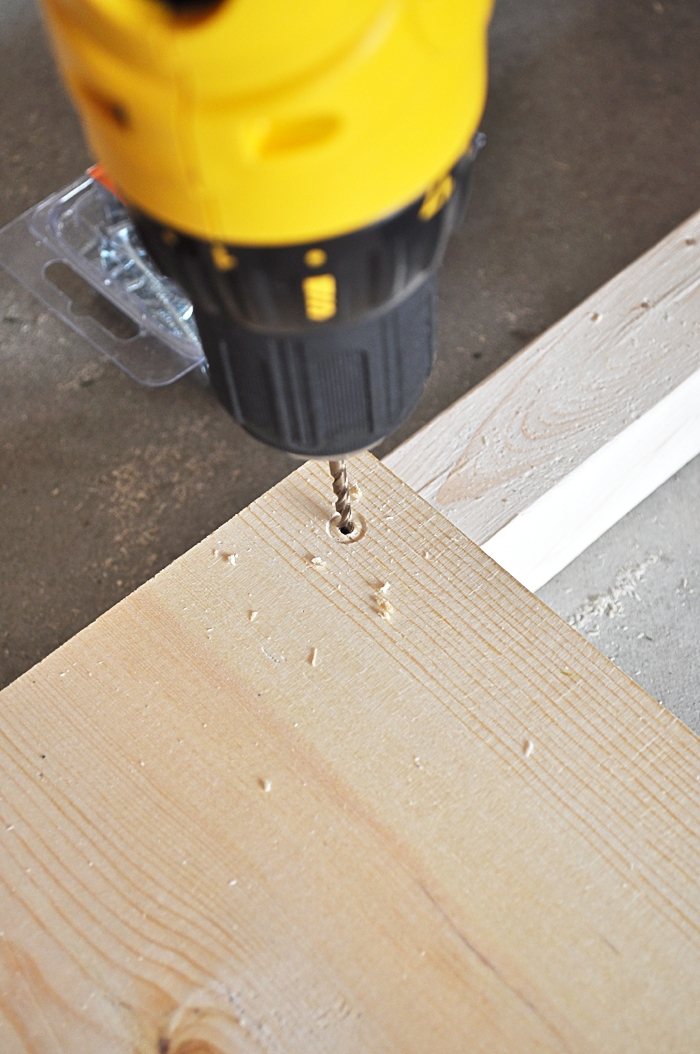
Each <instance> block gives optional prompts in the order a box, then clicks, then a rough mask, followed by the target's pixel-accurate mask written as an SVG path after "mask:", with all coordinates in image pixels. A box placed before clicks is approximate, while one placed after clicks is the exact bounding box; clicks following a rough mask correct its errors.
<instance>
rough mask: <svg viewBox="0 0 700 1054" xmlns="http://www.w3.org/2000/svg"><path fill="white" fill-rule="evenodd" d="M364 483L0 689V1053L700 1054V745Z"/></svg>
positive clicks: (323, 491) (423, 519)
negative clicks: (342, 512)
mask: <svg viewBox="0 0 700 1054" xmlns="http://www.w3.org/2000/svg"><path fill="white" fill-rule="evenodd" d="M353 465H354V467H355V470H356V472H357V475H358V477H359V483H360V486H361V488H362V491H363V497H362V501H361V503H360V505H359V509H360V510H361V511H362V513H363V514H364V516H365V518H366V522H367V530H366V534H365V536H364V537H363V538H362V539H360V540H358V541H356V542H354V543H352V544H341V543H340V542H339V541H338V540H336V539H334V538H333V537H331V535H329V534H328V533H327V532H326V524H327V519H328V515H329V511H330V506H329V495H330V490H329V479H328V476H327V474H326V469H325V466H320V465H306V466H304V467H302V468H300V469H299V470H298V472H296V473H295V474H294V475H293V476H291V477H289V478H288V479H287V480H285V481H284V482H283V483H281V484H280V485H279V486H278V487H276V488H275V489H274V490H273V491H271V492H269V493H268V494H266V495H265V496H263V497H262V498H261V499H260V500H259V501H258V502H256V503H255V504H254V505H252V506H251V507H250V508H249V509H247V510H246V511H244V512H243V513H241V514H240V515H239V516H237V517H236V518H235V519H233V520H232V521H231V522H230V523H228V524H226V525H225V526H223V527H222V528H221V530H220V531H218V532H216V534H215V535H214V536H212V537H211V538H209V539H207V540H206V541H204V542H202V544H201V545H199V546H197V547H196V548H195V549H193V550H192V551H191V552H189V553H188V554H186V555H185V556H184V557H182V558H181V559H180V560H178V561H176V562H175V563H174V564H173V565H172V566H171V567H169V568H167V569H166V570H165V571H163V572H161V574H159V575H158V576H157V577H156V578H155V579H154V580H153V581H151V582H149V583H148V584H146V585H145V586H144V587H143V588H141V589H140V590H138V591H137V592H136V593H134V594H133V595H132V596H130V597H128V598H127V599H126V600H124V601H123V602H122V603H121V604H119V605H118V606H117V607H115V608H114V609H112V610H111V611H109V612H107V613H106V614H105V615H104V616H102V617H101V618H100V619H99V620H98V621H97V622H95V623H94V624H93V625H92V626H90V627H88V628H87V629H85V630H84V631H83V632H82V633H80V634H79V635H78V636H77V637H75V638H74V639H73V640H71V641H69V642H68V643H67V644H66V645H64V646H63V647H62V648H60V649H59V650H58V651H57V652H55V653H54V654H53V655H51V656H50V657H49V658H47V659H46V660H45V661H44V662H42V663H41V664H40V665H39V666H37V667H35V668H34V669H33V670H31V671H29V672H28V673H27V674H25V675H24V676H23V677H21V678H20V679H19V680H18V681H16V682H15V683H14V684H13V685H11V686H10V687H8V688H7V689H5V691H3V692H2V693H1V694H0V768H1V770H2V782H1V786H0V793H1V795H2V797H1V799H0V930H1V932H0V1050H1V1051H2V1054H28V1052H31V1054H92V1052H95V1054H97V1052H99V1054H234V1052H235V1054H240V1052H244V1054H262V1052H265V1054H282V1052H285V1054H286V1052H294V1054H298V1052H300V1051H303V1052H305V1054H314V1052H319V1054H321V1052H324V1054H327V1052H328V1051H333V1052H337V1054H341V1052H347V1054H351V1052H352V1054H357V1052H360V1051H362V1052H377V1054H379V1052H381V1054H394V1052H396V1054H398V1052H401V1054H413V1052H415V1054H425V1052H427V1051H440V1052H441V1054H450V1052H453V1054H466V1052H470V1054H472V1052H488V1054H498V1052H504V1054H505V1052H508V1054H513V1052H514V1051H518V1052H531V1051H532V1052H535V1051H537V1052H570V1054H571V1052H576V1054H600V1052H601V1051H605V1052H606V1054H612V1052H623V1051H624V1052H627V1054H629V1052H634V1054H645V1052H649V1054H659V1052H661V1051H663V1052H664V1054H672V1052H678V1054H688V1052H689V1051H692V1050H697V1049H698V1036H700V887H699V885H698V876H699V875H700V837H699V833H698V832H700V741H698V740H697V739H696V738H695V737H694V736H693V734H692V733H690V732H689V731H688V730H687V729H686V728H685V727H684V726H683V725H682V724H680V722H678V721H677V720H676V719H675V718H674V717H673V716H672V715H671V714H670V713H668V711H666V710H664V709H663V708H662V707H660V706H658V705H657V704H656V703H655V702H654V701H653V700H652V699H651V698H650V697H649V696H647V695H646V694H645V693H644V692H643V691H641V689H639V688H638V687H637V686H636V685H634V684H633V683H632V682H631V681H630V680H629V679H628V678H627V677H626V676H625V675H624V674H622V673H621V672H620V671H619V670H617V669H616V668H615V667H614V666H612V665H611V664H610V663H609V662H607V660H605V659H604V658H603V657H602V656H601V655H600V654H599V653H598V652H597V651H596V650H595V649H594V648H593V647H591V646H590V645H589V644H587V643H586V641H584V640H583V639H582V638H581V637H580V636H579V635H578V634H577V633H576V632H575V631H574V630H572V629H571V628H569V627H568V626H566V625H565V624H564V623H563V621H561V620H560V619H559V618H558V617H557V616H556V615H554V614H553V613H552V612H551V611H550V610H549V609H547V608H546V607H545V606H544V605H543V604H541V603H540V602H539V601H538V600H537V599H536V598H534V597H533V596H531V595H530V594H529V593H527V592H526V590H525V589H524V588H522V587H521V586H520V585H519V584H518V583H516V582H514V581H513V580H512V579H511V578H510V577H509V576H508V575H507V574H506V573H505V572H503V571H502V570H501V569H500V568H499V567H498V566H497V565H496V564H494V563H493V561H491V560H490V559H489V558H488V557H487V556H485V555H484V554H483V553H482V552H481V551H480V550H479V549H478V548H477V547H476V546H475V545H473V544H472V543H471V542H469V541H468V540H467V539H466V538H464V537H463V536H462V535H461V534H460V533H459V532H458V531H457V530H456V529H455V528H454V527H453V526H452V525H451V524H450V523H449V522H448V521H447V520H445V519H444V518H442V517H441V516H440V515H438V514H437V513H436V512H435V511H434V510H433V509H431V507H430V506H428V505H427V504H426V503H425V502H424V501H422V500H421V499H420V498H417V497H416V496H415V495H414V494H412V493H411V491H410V490H409V489H408V488H407V487H406V486H404V485H403V484H402V483H401V482H400V481H399V480H398V479H397V478H396V477H395V476H393V475H392V473H391V472H389V470H388V469H387V468H386V467H383V466H382V465H380V464H379V463H378V462H376V461H375V460H374V459H373V458H371V457H370V456H369V455H365V456H363V457H362V458H360V459H357V460H356V461H355V462H353ZM231 557H233V560H232V559H231ZM314 558H318V559H317V560H316V562H315V563H314V562H313V561H314ZM319 560H320V562H319ZM387 582H388V583H389V588H388V590H386V589H385V591H384V592H383V593H382V592H381V589H382V587H383V586H384V585H385V583H387ZM387 601H389V602H390V603H391V605H393V611H392V610H391V609H389V608H388V606H387ZM382 610H383V613H384V615H387V614H388V615H389V616H390V620H387V619H385V618H383V617H382ZM252 612H257V613H258V614H257V615H256V616H255V617H254V618H253V617H252V615H251V613H252Z"/></svg>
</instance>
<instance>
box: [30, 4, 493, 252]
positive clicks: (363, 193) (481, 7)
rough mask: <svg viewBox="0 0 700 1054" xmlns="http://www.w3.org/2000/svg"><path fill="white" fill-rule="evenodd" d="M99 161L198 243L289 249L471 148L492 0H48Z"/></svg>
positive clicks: (377, 210) (382, 209)
mask: <svg viewBox="0 0 700 1054" xmlns="http://www.w3.org/2000/svg"><path fill="white" fill-rule="evenodd" d="M44 6H45V9H46V12H47V15H48V20H49V23H50V27H51V30H52V34H53V38H54V41H55V44H56V48H57V51H58V56H59V60H60V64H61V67H62V70H63V73H64V76H65V79H66V81H67V84H68V86H69V88H70V91H71V93H72V95H73V98H74V100H75V102H76V104H77V106H78V109H79V110H80V113H81V115H82V118H83V122H84V125H85V129H86V133H87V137H88V139H89V142H90V144H91V146H92V149H93V150H94V152H95V154H96V156H97V158H98V159H99V160H100V161H102V162H103V164H104V165H105V167H106V169H107V171H108V172H109V174H110V176H111V177H112V178H113V180H114V181H115V182H116V184H117V185H118V186H119V188H120V190H121V191H122V193H123V194H124V196H125V198H126V199H127V200H128V201H129V203H131V204H133V205H135V206H137V207H138V208H139V209H141V210H142V211H143V212H144V213H146V214H147V215H149V216H152V217H154V218H156V219H158V220H160V221H162V223H163V224H166V225H169V226H172V227H174V228H175V229H177V230H181V231H185V232H188V233H191V234H193V235H196V236H198V237H200V238H205V239H209V240H212V241H214V240H221V241H225V242H233V243H238V244H247V245H286V244H294V243H300V242H308V241H312V240H315V239H319V238H327V237H332V236H334V235H338V234H343V233H346V232H348V231H352V230H355V229H358V228H361V227H364V226H366V225H368V224H370V223H374V222H376V221H377V220H379V219H381V218H382V217H384V216H387V215H389V214H391V213H393V212H395V211H396V210H397V209H400V208H401V207H402V206H404V205H406V204H408V203H409V202H411V201H412V200H414V199H415V198H417V197H418V196H419V195H420V194H422V193H423V192H424V191H425V190H426V189H427V188H428V187H430V186H431V185H432V184H433V183H434V182H435V181H436V180H437V179H438V178H439V177H440V176H441V175H442V174H443V173H444V172H446V171H448V170H449V169H450V167H451V166H452V165H453V163H454V162H455V161H456V159H457V158H458V157H459V156H460V154H462V153H463V152H464V151H465V150H466V149H467V147H468V145H469V143H470V141H471V139H472V137H473V134H474V131H475V129H476V127H477V123H478V121H479V119H480V116H481V112H482V109H483V103H484V97H485V88H486V28H487V20H488V16H489V14H490V8H491V6H492V0H224V2H222V3H219V4H218V5H215V6H214V7H212V8H211V9H209V10H207V11H205V12H194V11H192V12H190V13H188V14H178V13H175V12H173V11H172V10H170V9H169V8H168V7H167V6H166V5H165V4H164V3H161V2H159V0H44Z"/></svg>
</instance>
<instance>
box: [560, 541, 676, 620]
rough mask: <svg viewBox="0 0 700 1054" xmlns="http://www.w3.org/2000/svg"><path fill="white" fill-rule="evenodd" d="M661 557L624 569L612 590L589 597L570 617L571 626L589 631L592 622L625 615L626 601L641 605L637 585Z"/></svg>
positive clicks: (651, 558)
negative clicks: (631, 600) (629, 600)
mask: <svg viewBox="0 0 700 1054" xmlns="http://www.w3.org/2000/svg"><path fill="white" fill-rule="evenodd" d="M660 555H661V554H660V553H653V554H651V555H650V556H647V557H646V559H644V560H642V562H641V563H639V564H635V566H634V567H623V568H622V570H621V571H619V572H618V574H617V575H616V576H615V581H614V582H613V584H612V585H611V587H610V589H608V590H607V591H606V592H605V593H598V594H597V595H596V596H591V597H589V598H588V599H587V600H586V602H585V603H583V604H581V606H580V607H578V608H577V609H576V610H575V611H574V613H573V614H572V615H570V616H569V618H568V619H567V621H568V623H569V625H570V626H573V627H574V628H575V629H579V630H584V629H588V628H589V627H590V625H591V623H592V622H595V621H600V619H602V618H605V617H607V618H615V616H616V615H622V614H624V601H625V599H628V598H632V599H634V600H636V601H637V602H638V603H641V597H640V595H639V593H638V591H637V585H638V584H639V582H641V580H642V579H643V578H644V576H645V575H646V573H647V571H648V570H649V568H650V567H652V566H653V565H654V564H655V563H657V562H658V560H659V557H660Z"/></svg>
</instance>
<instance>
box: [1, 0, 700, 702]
mask: <svg viewBox="0 0 700 1054" xmlns="http://www.w3.org/2000/svg"><path fill="white" fill-rule="evenodd" d="M698 54H700V6H698V5H697V3H696V2H695V0H663V2H659V0H654V2H651V0H616V2H615V3H614V4H610V3H609V2H607V0H499V3H498V4H497V7H496V13H495V17H494V22H493V27H492V33H491V87H490V95H489V101H488V105H487V109H486V113H485V115H484V120H483V124H482V127H483V129H484V131H485V132H486V134H487V136H488V145H487V148H486V149H485V150H484V152H483V154H482V156H481V159H480V161H479V165H478V171H477V176H476V180H475V186H474V192H473V195H472V201H471V206H470V211H469V214H468V218H467V221H466V223H465V225H464V227H463V229H462V230H461V231H460V232H459V234H458V235H457V236H456V237H455V239H454V240H453V242H452V244H451V246H450V248H449V251H448V254H447V259H446V262H445V265H444V268H443V271H442V276H441V301H440V319H439V325H440V335H439V362H438V366H437V368H436V370H435V374H434V376H433V378H432V379H431V381H430V383H429V385H428V388H427V390H426V393H425V396H424V398H423V400H422V402H421V404H420V405H419V407H418V409H417V410H416V412H415V414H414V415H413V416H412V418H411V420H410V421H408V422H407V423H406V425H405V426H404V427H403V428H402V429H400V430H399V432H398V433H397V434H396V435H395V436H393V437H391V439H390V440H389V441H387V442H386V443H385V444H383V446H382V448H380V451H379V453H380V454H381V453H384V452H387V451H388V450H389V449H390V447H391V446H393V445H394V444H395V443H398V442H400V441H401V440H402V439H404V438H406V437H407V436H408V435H409V434H410V433H411V432H412V431H414V430H415V429H416V428H417V427H419V426H420V425H421V424H423V423H424V422H425V421H427V420H429V419H430V418H431V417H433V416H434V415H435V414H436V413H437V412H438V411H439V410H441V409H443V408H444V407H445V406H447V405H448V404H449V403H451V402H452V401H453V400H454V399H455V398H456V397H457V396H459V395H460V394H461V393H463V392H464V391H466V390H467V389H468V388H469V387H471V386H472V385H474V384H475V383H477V382H478V381H479V380H481V379H482V378H483V377H485V376H486V375H487V374H488V373H490V372H491V371H492V370H494V369H495V368H496V367H497V366H499V365H500V364H501V363H503V362H504V361H505V360H506V359H508V358H509V357H510V356H511V355H512V354H513V353H514V352H516V351H518V350H519V349H520V348H521V347H522V346H523V345H524V344H525V343H527V342H529V340H530V339H532V338H533V337H534V336H536V335H537V334H538V333H539V332H541V331H542V330H543V329H545V328H547V327H548V326H549V325H551V324H552V323H553V322H555V321H556V320H557V319H558V318H560V317H561V316H562V315H563V314H564V313H565V312H566V311H568V310H569V309H570V308H572V307H574V306H575V305H576V304H577V303H579V302H580V301H581V300H582V299H583V298H584V297H585V296H587V295H588V294H589V293H590V292H592V291H593V290H594V289H595V288H596V287H597V286H599V285H600V284H601V283H602V282H604V281H606V280H607V279H608V278H610V277H612V275H614V274H615V273H616V272H617V271H619V270H620V268H621V267H623V266H624V265H625V264H627V263H629V262H630V261H631V260H633V259H634V258H635V257H636V256H638V255H639V254H640V253H641V252H643V251H644V250H645V249H647V248H648V247H649V246H650V245H652V244H653V243H654V242H656V241H657V240H658V239H659V238H660V237H661V236H662V235H664V234H665V233H666V232H667V231H669V230H670V229H671V228H672V227H673V226H674V225H675V224H677V223H678V222H680V221H681V220H682V219H684V218H685V217H686V216H687V215H688V214H689V213H690V212H692V211H694V210H695V209H696V208H698V206H699V205H700V151H698V149H697V144H698V138H699V137H698V132H699V131H700V78H698V76H697V64H698V62H697V60H698ZM0 107H1V120H0V225H2V224H4V223H6V222H8V221H9V220H11V219H13V218H14V217H15V216H16V215H18V214H19V213H20V212H22V211H23V210H24V209H26V208H28V207H29V206H30V205H32V204H33V203H34V202H36V201H38V200H40V199H41V198H42V197H44V196H45V195H47V194H48V193H50V192H51V191H53V190H55V189H58V188H59V187H61V186H63V185H64V184H66V183H67V182H69V181H70V180H71V179H73V178H75V177H76V176H77V175H78V174H79V173H80V172H81V171H82V169H83V168H84V167H85V165H86V164H87V163H88V161H89V160H90V158H89V155H88V153H87V151H86V148H85V146H84V144H83V142H82V138H81V134H80V129H79V125H78V122H77V119H76V117H75V115H74V114H73V112H72V110H71V107H70V104H69V103H68V101H67V99H66V97H65V94H64V92H63V90H62V88H61V86H60V84H59V82H58V78H57V76H56V73H55V71H54V67H53V64H52V60H51V57H50V54H49V51H48V48H47V45H46V42H45V39H44V36H43V34H42V30H41V27H40V23H39V19H38V16H37V14H36V11H35V9H34V7H33V5H32V3H31V2H30V0H0ZM0 408H1V409H0V554H1V556H2V559H1V560H0V684H5V683H7V682H8V681H10V680H12V679H13V678H14V677H16V676H17V675H18V674H19V673H21V672H22V671H23V670H25V669H27V668H28V667H29V666H30V665H32V664H33V663H35V662H37V661H38V660H39V659H41V658H42V657H43V656H44V655H46V654H47V653H48V652H50V651H51V650H52V649H53V648H55V647H56V646H57V645H58V644H60V643H61V642H62V641H64V640H66V639H67V638H68V637H69V636H71V635H72V634H73V633H75V632H76V631H77V630H79V629H80V628H81V627H82V626H84V625H85V624H86V623H88V622H89V621H91V620H92V619H94V618H95V617H96V616H97V615H98V614H99V613H100V612H101V611H103V610H105V609H106V608H108V607H109V606H111V605H112V604H114V603H115V602H116V601H118V600H119V599H120V598H121V597H122V596H124V595H126V594H127V593H128V592H130V591H131V590H132V589H134V588H135V587H136V586H137V585H138V584H139V583H141V582H143V581H144V580H145V579H146V578H148V577H149V576H150V575H152V574H153V573H154V572H155V571H157V570H158V569H159V568H160V567H163V566H164V565H165V564H167V563H168V562H169V561H170V560H172V559H173V558H174V557H176V556H177V555H179V554H180V553H181V552H183V551H184V550H185V549H187V548H188V547H189V546H191V545H192V544H193V543H194V542H196V541H197V540H198V539H199V538H201V537H202V536H203V535H204V534H205V533H207V532H208V531H211V530H212V529H214V528H215V527H216V526H217V525H218V524H219V523H221V522H222V521H223V520H225V519H227V518H228V517H229V516H231V515H233V514H234V513H235V512H236V511H238V510H239V509H240V508H242V507H243V506H244V505H246V504H247V503H248V502H249V501H251V500H252V499H253V498H255V497H256V496H257V495H258V494H259V493H261V492H263V491H264V490H266V489H267V488H269V487H270V486H271V485H272V484H273V483H275V482H276V481H277V480H278V479H279V478H281V477H282V476H283V475H284V474H285V473H286V472H287V471H289V469H290V468H291V467H292V464H293V463H292V462H291V460H290V459H289V458H287V457H285V456H284V455H282V454H278V453H275V452H273V451H269V450H265V449H264V448H262V447H260V446H258V445H256V444H255V443H254V442H253V441H252V440H250V439H248V438H247V437H246V436H245V435H244V434H243V432H242V431H241V430H240V429H239V428H237V427H236V426H235V425H234V424H233V423H232V422H231V421H230V420H229V419H228V418H227V417H226V415H225V414H224V412H223V411H222V410H221V409H220V408H219V407H218V405H217V404H216V402H215V400H214V398H213V396H212V395H211V393H210V392H209V391H208V390H206V389H204V388H202V387H201V386H199V385H197V384H196V383H195V382H194V381H193V380H191V379H189V380H188V379H186V380H184V381H181V382H178V383H177V384H176V385H174V386H173V387H171V388H167V389H161V390H148V389H144V388H140V387H138V386H137V385H135V384H134V383H133V382H132V381H130V380H128V378H127V377H126V376H124V375H123V374H122V373H120V372H119V371H118V370H117V369H116V368H115V367H114V366H112V365H111V364H110V363H108V362H107V361H105V360H103V359H101V358H100V356H99V355H98V354H97V353H95V352H94V351H93V350H92V349H91V348H90V346H89V345H87V344H85V343H84V342H82V341H81V340H80V339H79V338H78V337H76V336H75V335H74V334H73V333H72V332H71V331H70V330H69V329H67V328H66V327H65V326H64V325H63V324H62V323H60V322H59V321H57V320H56V319H54V318H53V316H51V315H49V314H47V312H46V311H45V310H44V309H43V308H42V306H41V305H40V304H38V303H37V302H36V301H35V300H33V299H32V298H31V297H30V296H29V295H28V294H26V293H24V292H23V291H22V290H21V289H20V287H19V286H18V285H17V284H16V283H15V282H14V281H13V280H12V279H11V278H9V276H7V275H5V274H3V273H1V272H0ZM683 515H689V513H688V512H687V510H685V509H684V510H683ZM640 544H641V543H640ZM642 548H644V546H642ZM662 566H665V565H662ZM610 567H611V568H612V565H610ZM685 577H687V578H688V581H691V580H692V576H690V575H689V574H688V575H686V576H685ZM646 580H647V581H648V582H649V583H650V585H651V583H653V581H654V577H653V575H652V573H651V571H650V572H649V574H648V575H647V579H646ZM659 581H660V579H659ZM604 584H605V583H603V585H604ZM596 588H603V587H602V586H600V587H597V586H596ZM606 588H607V587H606ZM668 618H669V620H673V618H675V615H673V613H672V612H669V615H668ZM618 621H619V620H612V623H611V624H613V625H617V622H618ZM654 653H655V654H659V655H661V654H662V652H661V648H660V647H659V649H658V651H657V650H656V649H655V651H654ZM620 657H622V652H620ZM636 661H637V660H635V661H634V662H633V664H632V665H635V662H636ZM658 661H659V662H662V661H663V662H667V665H669V664H670V660H669V661H667V660H666V659H664V660H662V659H659V660H658ZM636 668H637V667H636V666H635V669H636ZM629 669H631V667H629ZM654 683H656V682H654ZM668 694H669V693H668V692H666V695H663V694H662V697H663V698H664V699H665V698H666V696H668Z"/></svg>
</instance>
